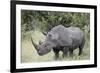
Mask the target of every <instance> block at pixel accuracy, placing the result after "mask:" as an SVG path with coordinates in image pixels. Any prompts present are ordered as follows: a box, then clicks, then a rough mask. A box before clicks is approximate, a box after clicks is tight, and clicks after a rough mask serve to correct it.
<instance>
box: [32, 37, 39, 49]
mask: <svg viewBox="0 0 100 73" xmlns="http://www.w3.org/2000/svg"><path fill="white" fill-rule="evenodd" d="M31 42H32V44H33V46H34V47H35V49H36V50H38V45H36V44H35V43H34V41H33V40H32V37H31Z"/></svg>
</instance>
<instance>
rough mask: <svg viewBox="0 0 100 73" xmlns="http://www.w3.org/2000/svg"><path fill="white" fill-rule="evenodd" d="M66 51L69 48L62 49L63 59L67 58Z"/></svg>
mask: <svg viewBox="0 0 100 73" xmlns="http://www.w3.org/2000/svg"><path fill="white" fill-rule="evenodd" d="M68 51H69V48H68V47H64V48H63V49H62V52H63V54H62V56H63V58H65V57H67V56H68Z"/></svg>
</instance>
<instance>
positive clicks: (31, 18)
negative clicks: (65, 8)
mask: <svg viewBox="0 0 100 73" xmlns="http://www.w3.org/2000/svg"><path fill="white" fill-rule="evenodd" d="M60 24H61V25H63V26H65V27H70V26H76V27H79V28H80V29H82V30H83V31H84V33H85V38H86V43H85V47H84V50H83V54H82V55H81V56H78V49H76V50H75V51H74V57H66V58H64V59H63V58H62V57H61V55H62V52H60V58H59V60H60V61H62V60H67V61H69V60H86V59H89V58H90V14H89V13H82V12H80V13H77V12H55V11H34V10H21V62H22V63H26V62H42V61H55V59H54V53H53V52H52V51H51V52H50V53H48V54H46V55H44V56H39V55H38V54H37V52H36V50H35V48H34V46H33V45H32V43H31V41H30V38H31V37H32V38H33V40H34V42H35V43H36V44H38V42H39V40H42V41H43V40H44V39H45V36H44V35H43V34H42V32H45V31H49V30H50V29H51V28H53V27H54V26H57V25H60Z"/></svg>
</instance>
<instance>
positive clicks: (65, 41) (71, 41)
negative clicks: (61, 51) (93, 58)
mask: <svg viewBox="0 0 100 73" xmlns="http://www.w3.org/2000/svg"><path fill="white" fill-rule="evenodd" d="M50 33H53V34H59V39H58V40H56V41H57V45H60V46H70V45H71V46H72V45H73V46H78V44H80V43H81V42H82V39H83V38H84V34H83V31H82V30H81V29H80V28H78V27H68V28H66V27H64V26H62V25H58V26H55V27H54V28H52V29H51V31H50Z"/></svg>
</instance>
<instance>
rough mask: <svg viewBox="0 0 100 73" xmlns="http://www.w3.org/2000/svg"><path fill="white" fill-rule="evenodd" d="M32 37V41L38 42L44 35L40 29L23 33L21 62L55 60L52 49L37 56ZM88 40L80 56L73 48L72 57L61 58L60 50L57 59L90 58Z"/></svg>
mask: <svg viewBox="0 0 100 73" xmlns="http://www.w3.org/2000/svg"><path fill="white" fill-rule="evenodd" d="M31 36H32V38H33V40H34V42H35V43H36V44H38V42H39V40H41V41H43V40H44V39H45V36H44V35H43V34H42V33H41V32H40V31H37V30H36V31H34V32H33V31H31V32H28V33H27V34H26V35H25V38H23V39H22V42H21V62H22V63H26V62H45V61H56V60H55V59H54V53H53V51H51V52H49V53H48V54H46V55H44V56H39V55H38V54H37V51H36V50H35V48H34V46H33V45H32V43H31V40H30V38H31ZM89 43H90V42H89V41H86V44H85V47H84V49H83V53H82V55H81V56H78V51H79V50H78V49H76V50H74V56H73V57H70V56H68V57H66V58H62V52H60V57H59V59H58V60H61V61H63V60H64V61H65V60H66V61H70V60H86V59H89V58H90V48H89Z"/></svg>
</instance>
